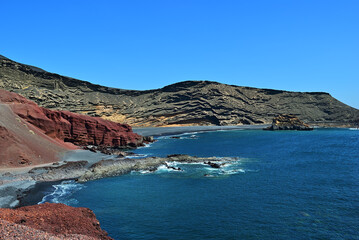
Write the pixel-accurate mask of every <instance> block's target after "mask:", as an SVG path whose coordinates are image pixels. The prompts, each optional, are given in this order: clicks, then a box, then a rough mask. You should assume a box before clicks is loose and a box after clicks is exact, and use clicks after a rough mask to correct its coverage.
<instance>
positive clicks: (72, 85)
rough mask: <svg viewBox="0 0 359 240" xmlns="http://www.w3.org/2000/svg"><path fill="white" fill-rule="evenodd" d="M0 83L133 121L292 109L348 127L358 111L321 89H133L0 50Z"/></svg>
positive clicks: (198, 120)
mask: <svg viewBox="0 0 359 240" xmlns="http://www.w3.org/2000/svg"><path fill="white" fill-rule="evenodd" d="M0 88H2V89H5V90H8V91H14V92H16V93H19V94H21V95H23V96H25V97H27V98H28V99H31V100H33V101H35V102H36V103H37V104H39V105H40V106H42V107H46V108H50V109H57V110H68V111H71V112H76V113H82V114H87V115H90V116H98V117H102V118H104V119H108V120H112V121H115V122H121V123H127V124H130V125H132V126H147V127H148V126H176V125H237V124H239V125H241V124H268V123H271V122H272V119H273V117H274V116H277V115H278V114H294V115H296V116H297V117H298V118H299V119H301V120H303V121H304V122H307V123H311V124H317V125H327V126H328V125H333V126H352V125H353V123H354V121H356V120H357V119H359V110H358V109H355V108H352V107H350V106H348V105H346V104H344V103H342V102H340V101H338V100H337V99H335V98H333V97H332V96H330V94H328V93H324V92H289V91H281V90H272V89H259V88H251V87H239V86H234V85H226V84H221V83H218V82H211V81H185V82H179V83H175V84H172V85H169V86H166V87H163V88H161V89H154V90H147V91H135V90H124V89H115V88H109V87H104V86H100V85H95V84H91V83H89V82H86V81H81V80H77V79H74V78H70V77H65V76H61V75H58V74H54V73H49V72H46V71H44V70H42V69H40V68H37V67H33V66H29V65H25V64H21V63H17V62H15V61H12V60H10V59H8V58H6V57H3V56H1V55H0Z"/></svg>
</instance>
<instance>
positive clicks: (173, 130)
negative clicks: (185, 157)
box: [132, 124, 270, 137]
mask: <svg viewBox="0 0 359 240" xmlns="http://www.w3.org/2000/svg"><path fill="white" fill-rule="evenodd" d="M268 126H270V124H257V125H235V126H186V127H152V128H133V129H132V130H133V131H134V132H135V133H138V134H140V135H142V136H154V137H157V136H166V135H176V134H182V133H191V132H210V131H219V130H237V129H238V130H239V129H247V130H259V129H263V128H266V127H268Z"/></svg>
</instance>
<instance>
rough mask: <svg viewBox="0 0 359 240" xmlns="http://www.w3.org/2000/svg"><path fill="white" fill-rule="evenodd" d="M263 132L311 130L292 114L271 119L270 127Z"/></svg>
mask: <svg viewBox="0 0 359 240" xmlns="http://www.w3.org/2000/svg"><path fill="white" fill-rule="evenodd" d="M264 130H313V128H312V127H310V126H309V125H308V124H305V123H304V122H303V121H301V120H299V119H298V118H297V117H296V116H295V115H293V114H281V115H279V116H277V117H275V118H274V119H273V122H272V125H271V126H269V127H268V128H265V129H264Z"/></svg>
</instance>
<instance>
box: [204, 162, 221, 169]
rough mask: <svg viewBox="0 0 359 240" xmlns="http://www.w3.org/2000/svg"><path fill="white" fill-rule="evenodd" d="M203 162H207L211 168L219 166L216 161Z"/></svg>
mask: <svg viewBox="0 0 359 240" xmlns="http://www.w3.org/2000/svg"><path fill="white" fill-rule="evenodd" d="M205 164H208V165H209V166H211V167H212V168H221V165H220V164H218V163H213V162H205Z"/></svg>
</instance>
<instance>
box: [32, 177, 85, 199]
mask: <svg viewBox="0 0 359 240" xmlns="http://www.w3.org/2000/svg"><path fill="white" fill-rule="evenodd" d="M84 187H85V186H84V185H83V184H79V183H75V182H74V181H73V180H70V181H62V182H61V184H58V185H53V188H54V189H55V190H54V191H53V192H51V193H50V194H47V195H45V196H44V197H43V198H42V200H41V202H39V203H38V204H40V203H45V202H52V203H67V204H71V203H72V204H73V203H77V200H76V199H73V198H72V199H71V198H70V199H67V198H68V197H69V196H70V195H71V194H73V193H74V192H77V191H79V190H81V189H83V188H84Z"/></svg>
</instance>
